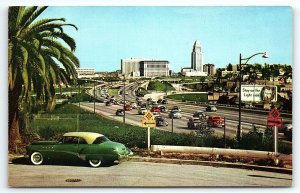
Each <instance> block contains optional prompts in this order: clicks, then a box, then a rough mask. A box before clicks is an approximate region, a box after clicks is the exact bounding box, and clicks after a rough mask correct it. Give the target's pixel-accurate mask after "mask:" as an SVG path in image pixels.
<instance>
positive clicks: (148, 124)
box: [141, 119, 156, 127]
mask: <svg viewBox="0 0 300 193" xmlns="http://www.w3.org/2000/svg"><path fill="white" fill-rule="evenodd" d="M141 122H142V127H156V121H155V120H150V121H148V120H146V119H142V121H141Z"/></svg>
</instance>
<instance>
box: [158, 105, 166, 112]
mask: <svg viewBox="0 0 300 193" xmlns="http://www.w3.org/2000/svg"><path fill="white" fill-rule="evenodd" d="M159 108H160V112H167V111H168V109H167V107H165V106H163V105H160V106H159Z"/></svg>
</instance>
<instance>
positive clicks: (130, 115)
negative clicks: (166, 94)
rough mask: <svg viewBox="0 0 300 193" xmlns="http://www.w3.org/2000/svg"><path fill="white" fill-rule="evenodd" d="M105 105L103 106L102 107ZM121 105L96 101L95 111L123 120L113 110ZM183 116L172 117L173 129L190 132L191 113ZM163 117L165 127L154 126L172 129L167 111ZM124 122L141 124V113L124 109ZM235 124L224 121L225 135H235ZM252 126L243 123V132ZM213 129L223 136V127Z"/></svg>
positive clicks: (84, 104)
mask: <svg viewBox="0 0 300 193" xmlns="http://www.w3.org/2000/svg"><path fill="white" fill-rule="evenodd" d="M80 106H81V108H85V109H87V110H90V111H92V110H93V108H94V105H93V103H88V102H82V103H81V104H80ZM103 107H105V108H103ZM122 108H123V106H122V105H112V106H105V104H103V103H96V113H99V114H101V115H104V116H106V117H108V118H109V119H112V120H116V121H120V122H122V121H123V117H122V116H116V115H115V112H116V110H117V109H122ZM182 114H183V117H182V118H181V119H174V120H173V121H174V122H173V124H174V127H173V131H174V132H175V133H191V132H195V131H196V130H192V129H188V128H187V121H188V118H189V117H191V116H192V114H191V113H185V112H184V113H182ZM161 115H162V116H163V117H165V118H166V119H167V121H168V123H169V125H168V126H166V127H156V129H159V130H164V131H169V132H171V131H172V124H171V123H172V120H171V119H170V118H169V117H168V113H161ZM125 117H126V123H129V124H132V125H138V126H140V125H141V120H142V117H143V115H138V111H137V110H136V109H133V110H132V111H126V116H125ZM236 125H237V121H234V120H228V121H226V136H231V137H233V136H235V132H236ZM251 128H252V124H246V123H244V125H243V132H247V131H249V130H250V129H251ZM212 129H214V131H215V134H216V135H219V136H223V133H224V129H223V128H217V127H216V128H212Z"/></svg>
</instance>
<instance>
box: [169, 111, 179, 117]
mask: <svg viewBox="0 0 300 193" xmlns="http://www.w3.org/2000/svg"><path fill="white" fill-rule="evenodd" d="M169 117H170V118H174V119H176V118H177V119H181V117H182V115H181V113H180V112H179V111H178V110H172V111H170V113H169Z"/></svg>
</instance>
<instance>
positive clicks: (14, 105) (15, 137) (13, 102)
mask: <svg viewBox="0 0 300 193" xmlns="http://www.w3.org/2000/svg"><path fill="white" fill-rule="evenodd" d="M21 90H22V89H21V88H19V87H17V86H15V88H14V89H12V90H9V92H8V106H9V107H8V108H9V112H8V114H9V118H8V130H9V132H8V139H9V140H8V141H9V144H8V149H9V151H16V150H17V145H18V144H19V143H21V136H20V125H19V96H20V94H21Z"/></svg>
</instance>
